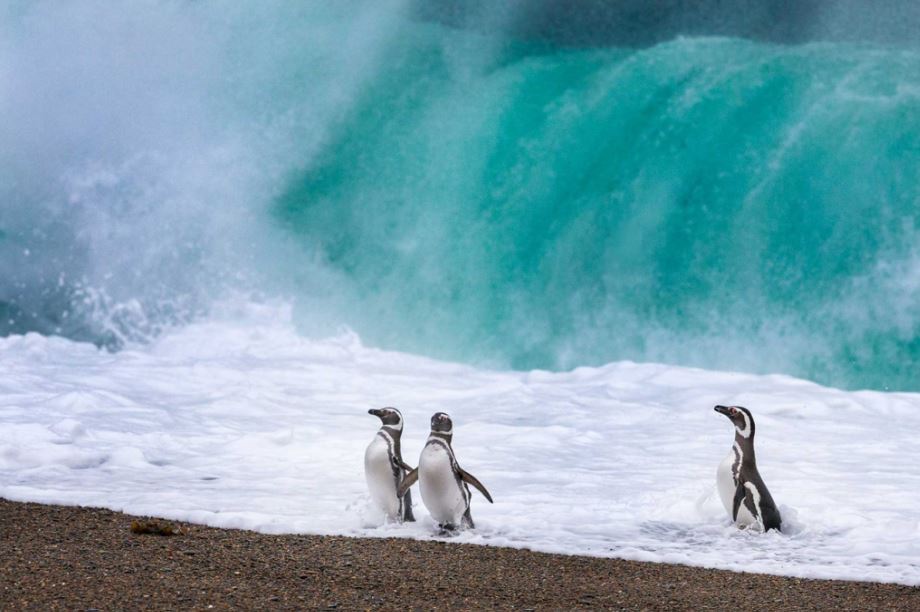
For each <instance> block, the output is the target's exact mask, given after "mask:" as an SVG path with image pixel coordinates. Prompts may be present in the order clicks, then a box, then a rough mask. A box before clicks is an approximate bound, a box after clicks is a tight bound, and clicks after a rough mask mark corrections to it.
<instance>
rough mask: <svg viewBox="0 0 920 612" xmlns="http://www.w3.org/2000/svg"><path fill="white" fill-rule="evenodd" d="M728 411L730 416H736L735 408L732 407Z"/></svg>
mask: <svg viewBox="0 0 920 612" xmlns="http://www.w3.org/2000/svg"><path fill="white" fill-rule="evenodd" d="M729 412H730V413H731V415H732V416H738V410H736V409H735V408H732V409H731V410H729Z"/></svg>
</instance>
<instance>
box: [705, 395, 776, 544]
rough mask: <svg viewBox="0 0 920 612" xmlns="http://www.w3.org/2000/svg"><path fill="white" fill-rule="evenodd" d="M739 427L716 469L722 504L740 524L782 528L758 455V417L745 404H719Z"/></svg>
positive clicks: (717, 410) (716, 408)
mask: <svg viewBox="0 0 920 612" xmlns="http://www.w3.org/2000/svg"><path fill="white" fill-rule="evenodd" d="M715 411H716V412H718V413H720V414H724V415H725V416H727V417H728V418H729V419H730V420H731V422H732V424H733V425H734V426H735V443H734V444H733V445H732V450H731V452H730V453H729V454H728V456H727V457H726V458H725V459H724V460H723V461H722V463H721V464H719V469H718V470H716V484H717V485H718V489H719V497H721V498H722V505H724V506H725V510H726V511H727V512H728V514H729V516H731V517H732V520H733V521H734V522H735V524H736V525H737V526H738V527H741V528H744V527H748V526H750V525H754V524H757V525H759V526H760V527H761V528H762V530H763V531H764V532H766V531H769V530H771V529H776V530H777V531H782V517H780V514H779V510H777V508H776V504H775V503H774V502H773V497H772V496H771V495H770V492H769V491H768V490H767V485H765V484H764V482H763V479H762V478H761V477H760V473H759V472H758V471H757V461H756V459H755V458H754V429H755V428H754V417H753V416H752V415H751V411H750V410H748V409H747V408H742V407H741V406H716V407H715Z"/></svg>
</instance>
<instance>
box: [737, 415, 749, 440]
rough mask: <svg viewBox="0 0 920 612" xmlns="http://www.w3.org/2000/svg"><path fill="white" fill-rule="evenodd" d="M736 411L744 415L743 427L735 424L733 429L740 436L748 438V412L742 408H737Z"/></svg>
mask: <svg viewBox="0 0 920 612" xmlns="http://www.w3.org/2000/svg"><path fill="white" fill-rule="evenodd" d="M738 412H740V413H741V416H743V417H744V429H741V428H740V427H738V426H737V425H735V429H736V430H737V431H738V433H739V434H741V437H742V438H749V437H750V436H751V417H749V416H748V413H747V412H745V411H744V410H739V411H738Z"/></svg>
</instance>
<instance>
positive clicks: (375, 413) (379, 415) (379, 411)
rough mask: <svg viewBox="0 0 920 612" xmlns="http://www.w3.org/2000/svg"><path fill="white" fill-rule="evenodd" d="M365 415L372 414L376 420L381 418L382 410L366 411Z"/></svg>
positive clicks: (372, 409)
mask: <svg viewBox="0 0 920 612" xmlns="http://www.w3.org/2000/svg"><path fill="white" fill-rule="evenodd" d="M367 413H368V414H372V415H374V416H375V417H377V418H382V417H383V410H381V409H380V408H371V409H370V410H368V411H367Z"/></svg>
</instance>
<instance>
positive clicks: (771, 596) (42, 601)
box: [0, 499, 920, 610]
mask: <svg viewBox="0 0 920 612" xmlns="http://www.w3.org/2000/svg"><path fill="white" fill-rule="evenodd" d="M139 519H141V520H142V517H134V516H130V515H127V514H122V513H118V512H112V511H110V510H102V509H95V508H82V507H72V506H53V505H42V504H36V503H29V502H11V501H7V500H5V499H0V550H2V551H4V553H3V554H2V555H0V584H2V587H0V608H2V609H10V610H15V609H26V608H36V609H37V608H41V609H75V608H76V609H99V610H103V609H113V608H121V609H124V608H128V609H131V608H137V607H150V608H156V609H162V608H168V609H227V608H256V607H264V608H269V609H304V608H309V609H331V610H335V609H346V610H353V609H362V610H363V609H383V610H387V609H403V610H405V609H482V608H498V609H532V610H560V609H577V608H582V609H628V610H632V609H649V608H651V609H664V608H667V609H688V610H689V609H695V610H699V609H725V608H743V609H758V610H772V609H777V610H779V609H783V610H788V609H805V608H810V609H828V608H836V609H868V608H885V609H889V610H911V609H920V587H910V586H905V585H899V584H891V583H874V582H850V581H842V580H815V579H804V578H787V577H782V576H774V575H769V574H748V573H738V572H732V571H728V570H713V569H703V568H698V567H691V566H684V565H670V564H664V563H650V562H640V561H626V560H621V559H607V558H598V557H579V556H572V555H556V554H549V553H539V552H534V551H530V550H525V549H517V548H501V547H493V546H480V545H476V544H461V543H451V542H443V541H421V540H411V539H405V538H356V537H349V536H306V535H267V534H260V533H256V532H251V531H241V530H233V529H218V528H213V527H204V526H201V525H193V524H189V523H181V522H170V523H171V524H172V525H173V526H174V527H175V528H177V529H179V530H181V531H182V532H183V533H181V534H180V535H172V536H162V535H153V534H139V533H133V532H132V529H131V525H132V522H133V521H135V520H139ZM209 606H213V608H209Z"/></svg>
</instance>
